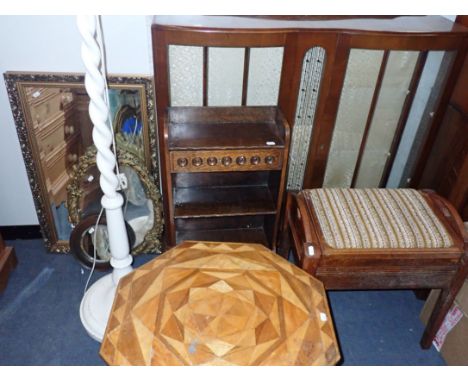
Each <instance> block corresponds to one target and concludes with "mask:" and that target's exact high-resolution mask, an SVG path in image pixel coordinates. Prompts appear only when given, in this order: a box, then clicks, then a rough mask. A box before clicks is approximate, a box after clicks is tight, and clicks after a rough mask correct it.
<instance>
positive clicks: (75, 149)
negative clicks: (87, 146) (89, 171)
mask: <svg viewBox="0 0 468 382" xmlns="http://www.w3.org/2000/svg"><path fill="white" fill-rule="evenodd" d="M78 138H79V136H78V135H75V136H74V137H73V138H72V139H70V140H69V141H67V142H62V143H61V144H60V145H59V146H58V147H56V148H55V149H54V151H52V152H51V153H50V154H49V155H47V156H46V157H45V168H44V172H45V176H46V182H47V183H48V186H51V185H52V184H53V183H54V182H56V181H57V180H58V178H60V177H62V176H64V173H68V172H70V171H71V169H72V167H73V165H74V164H75V163H77V162H78V157H79V154H80V148H79V139H78Z"/></svg>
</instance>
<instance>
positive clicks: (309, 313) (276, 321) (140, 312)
mask: <svg viewBox="0 0 468 382" xmlns="http://www.w3.org/2000/svg"><path fill="white" fill-rule="evenodd" d="M100 354H101V356H102V357H103V358H104V360H105V361H106V362H107V363H108V364H110V365H334V364H336V362H338V360H339V358H340V354H339V350H338V345H337V340H336V337H335V333H334V329H333V323H332V319H331V315H330V311H329V308H328V305H327V298H326V295H325V291H324V288H323V286H322V283H321V282H320V281H318V280H316V279H315V278H313V277H311V276H310V275H309V274H308V273H306V272H304V271H302V270H301V269H299V268H297V267H296V266H294V265H293V264H291V263H289V262H288V261H286V260H284V259H283V258H281V257H280V256H278V255H276V254H275V253H273V252H271V251H270V250H268V249H267V248H265V247H264V246H262V245H258V244H241V243H217V242H190V241H187V242H184V243H182V244H180V245H178V246H176V247H174V248H172V249H171V250H169V251H168V252H166V253H164V254H163V255H161V256H159V257H157V258H156V259H154V260H152V261H150V262H148V263H146V264H145V265H143V266H141V267H139V268H138V269H136V270H135V271H134V272H132V273H131V274H129V275H127V276H126V277H124V278H122V279H121V281H120V283H119V286H118V289H117V293H116V296H115V300H114V305H113V307H112V311H111V314H110V317H109V321H108V324H107V329H106V333H105V335H104V340H103V342H102V345H101V350H100Z"/></svg>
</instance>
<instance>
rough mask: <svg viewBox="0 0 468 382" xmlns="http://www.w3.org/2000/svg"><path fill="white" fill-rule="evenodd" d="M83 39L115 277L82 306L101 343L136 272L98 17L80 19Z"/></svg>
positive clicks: (87, 296)
mask: <svg viewBox="0 0 468 382" xmlns="http://www.w3.org/2000/svg"><path fill="white" fill-rule="evenodd" d="M77 24H78V28H79V30H80V33H81V37H82V39H83V41H82V44H81V57H82V59H83V62H84V65H85V67H86V75H85V87H86V91H87V92H88V95H89V98H90V102H89V115H90V117H91V120H92V122H93V125H94V127H93V142H94V145H95V146H96V149H97V155H96V164H97V167H98V169H99V172H100V174H101V176H100V179H99V183H100V186H101V189H102V191H103V193H104V196H103V197H102V199H101V204H102V207H103V208H104V209H105V211H106V220H107V230H108V236H109V248H110V252H111V255H112V257H111V260H110V263H111V265H112V267H113V271H112V273H111V274H109V275H106V276H104V277H102V278H101V279H99V280H98V281H96V282H95V283H94V284H93V285H92V286H91V287H90V288H89V289H88V291H87V292H86V293H85V295H84V297H83V299H82V301H81V305H80V318H81V322H82V323H83V326H84V327H85V329H86V331H87V332H88V334H89V335H90V336H91V337H92V338H94V339H95V340H96V341H99V342H101V341H102V339H103V337H104V331H105V329H106V325H107V320H108V318H109V314H110V311H111V308H112V303H113V301H114V296H115V291H116V288H117V284H118V282H119V280H120V279H121V278H122V277H123V276H125V275H127V274H128V273H130V272H131V271H132V266H131V264H132V256H131V255H130V251H129V244H128V239H127V231H126V228H125V221H124V217H123V212H122V205H123V197H122V195H120V194H119V193H118V192H117V189H118V185H119V180H118V177H117V174H116V173H115V167H116V157H115V155H114V152H113V151H112V149H111V145H112V142H113V132H112V130H111V126H110V125H109V106H108V104H107V102H106V99H107V98H106V93H105V92H106V91H107V86H106V77H105V70H104V69H105V68H104V64H103V62H104V60H103V57H102V52H101V48H100V46H101V45H100V44H99V42H98V39H100V38H101V34H100V33H98V30H97V27H98V25H99V19H98V16H77Z"/></svg>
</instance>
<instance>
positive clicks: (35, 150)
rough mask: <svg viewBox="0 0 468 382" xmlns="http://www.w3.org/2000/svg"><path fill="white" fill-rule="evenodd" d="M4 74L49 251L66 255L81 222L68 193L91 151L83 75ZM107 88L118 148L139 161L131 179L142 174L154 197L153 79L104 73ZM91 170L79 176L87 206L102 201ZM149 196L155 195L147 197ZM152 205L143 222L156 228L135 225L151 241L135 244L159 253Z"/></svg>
mask: <svg viewBox="0 0 468 382" xmlns="http://www.w3.org/2000/svg"><path fill="white" fill-rule="evenodd" d="M4 77H5V83H6V86H7V92H8V97H9V100H10V105H11V109H12V113H13V117H14V120H15V124H16V129H17V133H18V138H19V141H20V145H21V150H22V153H23V158H24V162H25V166H26V170H27V174H28V178H29V183H30V186H31V191H32V194H33V199H34V203H35V206H36V211H37V216H38V220H39V224H40V226H41V231H42V234H43V238H44V241H45V245H46V248H47V250H48V251H50V252H56V253H64V252H68V251H69V250H70V243H69V238H70V234H71V232H72V230H73V228H74V226H75V225H76V224H77V221H78V220H79V218H78V219H77V218H76V211H73V213H74V214H75V215H74V218H71V217H70V214H71V211H69V205H68V203H67V201H68V200H67V199H68V197H69V196H68V195H69V189H70V185H71V183H72V180H73V179H74V178H76V175H77V172H78V171H79V167H80V166H79V163H80V162H81V163H82V162H83V160H85V159H86V155H87V154H88V155H89V152H90V150H92V148H93V141H92V128H93V124H92V122H91V120H90V118H89V113H88V105H89V97H88V95H87V93H86V90H85V87H84V75H83V74H72V73H66V74H65V73H29V72H28V73H26V72H7V73H5V74H4ZM108 87H109V105H110V114H111V120H112V126H113V129H114V133H115V141H116V145H117V149H118V150H119V152H121V153H124V154H125V155H127V154H128V155H130V156H131V157H132V158H133V159H132V161H133V162H134V163H136V164H135V166H137V168H138V169H139V171H138V172H134V171H133V172H130V175H131V176H133V177H134V178H135V177H138V175H141V174H143V173H144V181H145V182H146V183H148V182H149V181H151V182H152V183H153V184H154V186H155V187H154V189H155V190H156V192H157V193H158V195H159V168H158V155H157V153H158V149H157V141H156V134H155V123H156V122H155V112H154V110H155V108H154V94H153V84H152V78H151V77H145V76H131V75H126V76H109V77H108ZM124 154H121V155H124ZM133 162H132V163H133ZM135 166H134V167H135ZM95 172H96V173H95V174H93V173H92V171H90V173H89V174H84V175H83V174H81V175H83V176H86V183H87V190H85V191H86V193H85V194H86V197H87V198H88V199H89V200H90V203H95V204H96V203H97V204H99V203H100V194H99V190H100V188H99V173H98V172H97V170H96V169H95ZM140 179H141V176H140ZM149 179H150V180H149ZM136 182H138V179H137V180H136ZM135 184H136V183H135ZM142 189H143V188H142ZM144 189H145V190H148V187H146V188H144ZM152 190H153V188H152ZM88 191H89V194H88V193H87V192H88ZM74 192H78V191H77V190H76V189H75V191H74ZM152 196H154V192H153V191H152V192H151V195H146V197H148V198H150V197H152ZM152 203H153V204H155V205H154V206H153V207H154V208H152V209H149V210H150V211H149V212H150V213H149V214H148V221H149V222H150V223H151V222H153V225H152V226H151V227H148V222H146V224H145V222H143V223H142V224H140V225H142V226H145V230H146V231H145V233H144V234H143V235H142V241H144V238H145V237H148V238H150V239H151V240H152V243H143V242H140V243H139V246H138V247H139V248H140V249H141V248H145V249H148V250H152V251H157V250H158V248H159V235H160V232H161V230H162V216H161V217H159V216H157V218H155V216H154V214H153V211H154V210H156V207H158V208H159V205H160V203H161V201H160V198H159V197H156V200H152ZM157 211H159V209H158V210H157ZM139 218H140V220H141V218H142V217H141V216H139ZM138 252H140V251H138Z"/></svg>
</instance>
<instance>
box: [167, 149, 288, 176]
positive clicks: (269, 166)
mask: <svg viewBox="0 0 468 382" xmlns="http://www.w3.org/2000/svg"><path fill="white" fill-rule="evenodd" d="M170 158H171V172H214V171H261V170H280V169H281V166H282V163H283V150H282V149H251V150H213V151H211V150H203V151H189V150H184V151H171V152H170Z"/></svg>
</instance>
